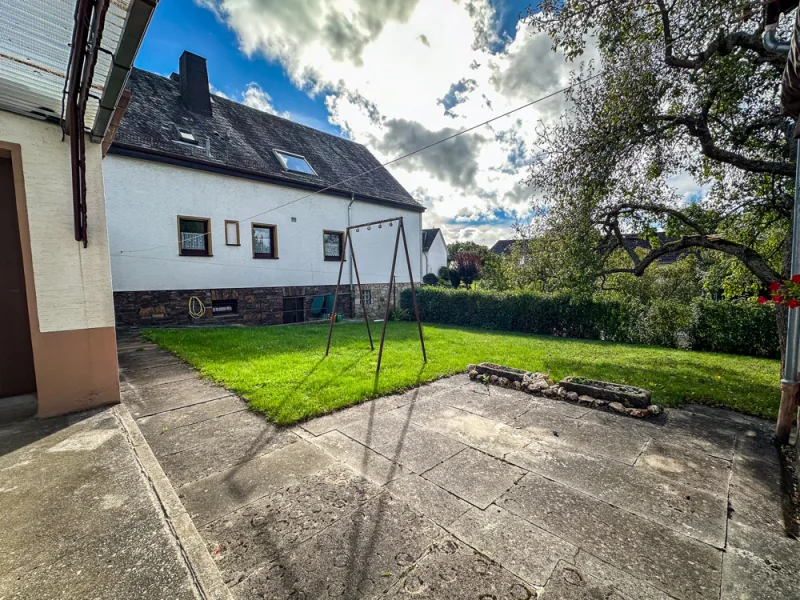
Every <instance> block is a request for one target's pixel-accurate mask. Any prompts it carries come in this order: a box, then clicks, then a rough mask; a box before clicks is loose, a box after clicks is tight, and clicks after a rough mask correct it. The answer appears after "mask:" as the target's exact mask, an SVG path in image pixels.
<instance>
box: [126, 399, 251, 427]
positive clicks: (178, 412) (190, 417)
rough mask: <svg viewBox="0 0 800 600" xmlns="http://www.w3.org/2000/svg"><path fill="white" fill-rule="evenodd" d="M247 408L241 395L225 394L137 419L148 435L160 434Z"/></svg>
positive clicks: (139, 425)
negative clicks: (221, 396)
mask: <svg viewBox="0 0 800 600" xmlns="http://www.w3.org/2000/svg"><path fill="white" fill-rule="evenodd" d="M246 410H247V404H245V402H244V400H242V399H241V398H239V396H233V395H231V396H225V397H223V398H217V399H216V400H209V401H208V402H200V403H198V404H192V405H191V406H186V407H182V408H176V409H174V410H168V411H165V412H160V413H157V414H155V415H149V416H147V417H140V418H138V419H137V423H138V427H139V428H140V429H141V430H142V431H143V432H144V431H147V435H160V434H161V433H163V432H165V431H169V430H172V429H177V428H178V427H186V426H187V425H195V424H196V423H201V422H202V421H208V420H209V419H216V418H219V417H224V416H225V415H229V414H231V413H236V412H243V411H246Z"/></svg>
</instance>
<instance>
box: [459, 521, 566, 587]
mask: <svg viewBox="0 0 800 600" xmlns="http://www.w3.org/2000/svg"><path fill="white" fill-rule="evenodd" d="M448 529H449V531H450V532H451V533H453V534H454V535H455V536H456V537H458V538H459V539H461V540H463V541H464V542H466V543H467V544H469V545H470V546H472V547H473V548H475V549H476V550H478V551H479V552H481V553H483V554H485V555H486V556H488V557H489V558H491V559H492V560H494V561H497V562H498V563H500V564H501V565H503V567H504V568H505V569H508V570H509V571H511V572H512V573H514V575H516V576H517V577H520V578H521V579H523V580H525V581H526V582H527V583H529V584H532V585H533V586H537V587H540V586H543V585H544V584H545V583H547V580H548V579H549V578H550V574H551V573H552V572H553V569H554V568H555V566H556V563H558V561H559V560H567V561H569V562H572V560H573V559H574V558H575V555H576V554H577V553H578V548H577V547H576V546H573V545H572V544H570V543H569V542H565V541H564V540H562V539H560V538H557V537H556V536H554V535H551V534H550V533H547V532H546V531H544V530H543V529H540V528H539V527H536V526H535V525H532V524H531V523H529V522H527V521H525V520H524V519H522V518H520V517H518V516H516V515H513V514H511V513H509V512H508V511H506V510H503V509H502V508H499V507H497V506H490V507H489V508H487V509H486V510H485V511H482V510H478V509H477V508H472V509H470V510H469V511H468V512H467V513H465V514H464V515H462V516H461V517H460V518H459V519H458V520H457V521H455V522H454V523H453V524H452V525H450V527H448Z"/></svg>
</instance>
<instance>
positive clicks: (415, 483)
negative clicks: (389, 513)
mask: <svg viewBox="0 0 800 600" xmlns="http://www.w3.org/2000/svg"><path fill="white" fill-rule="evenodd" d="M386 489H387V490H388V491H389V492H390V493H391V494H392V495H394V496H396V497H397V498H400V499H401V500H403V501H404V502H405V503H406V504H408V505H409V506H410V507H411V508H413V509H414V510H415V511H417V512H420V513H422V514H423V515H425V516H426V517H428V518H429V519H432V520H433V521H434V522H436V523H439V524H440V525H445V526H446V525H449V524H450V523H452V522H453V521H455V520H456V519H457V518H458V517H460V516H461V515H462V514H464V513H465V512H466V511H467V510H469V508H470V505H469V504H467V503H466V502H464V501H463V500H461V499H460V498H457V497H456V496H454V495H453V494H451V493H450V492H447V491H445V490H443V489H442V488H440V487H439V486H437V485H435V484H433V483H431V482H430V481H428V480H427V479H423V478H422V477H420V476H419V475H416V474H411V475H407V476H405V477H401V478H400V479H395V480H394V481H391V482H389V483H388V484H386Z"/></svg>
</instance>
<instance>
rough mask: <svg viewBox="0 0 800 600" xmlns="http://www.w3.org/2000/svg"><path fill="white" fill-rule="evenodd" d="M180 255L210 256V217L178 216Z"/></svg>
mask: <svg viewBox="0 0 800 600" xmlns="http://www.w3.org/2000/svg"><path fill="white" fill-rule="evenodd" d="M178 248H179V251H180V255H181V256H211V219H205V218H203V217H178Z"/></svg>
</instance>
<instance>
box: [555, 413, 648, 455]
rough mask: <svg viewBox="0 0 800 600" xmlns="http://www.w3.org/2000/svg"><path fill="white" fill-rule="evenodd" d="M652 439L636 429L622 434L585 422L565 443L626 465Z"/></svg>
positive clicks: (582, 451)
mask: <svg viewBox="0 0 800 600" xmlns="http://www.w3.org/2000/svg"><path fill="white" fill-rule="evenodd" d="M650 439H651V438H649V437H647V436H645V435H642V434H641V433H638V432H636V431H628V432H626V433H625V435H620V434H619V431H616V430H613V429H612V430H609V429H607V428H606V427H603V426H598V425H593V424H591V423H584V424H583V425H581V427H580V428H578V429H577V430H576V431H575V432H574V433H572V434H570V435H569V436H567V438H566V442H565V443H566V445H568V446H571V447H572V448H574V449H575V451H576V452H580V453H581V454H587V455H591V456H604V457H606V458H609V459H611V460H615V461H617V462H621V463H624V464H626V465H633V464H634V463H635V462H636V459H638V458H639V455H640V454H641V453H642V452H643V451H644V449H645V446H646V445H647V443H648V442H649V441H650Z"/></svg>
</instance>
